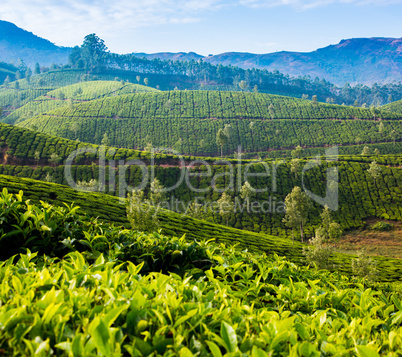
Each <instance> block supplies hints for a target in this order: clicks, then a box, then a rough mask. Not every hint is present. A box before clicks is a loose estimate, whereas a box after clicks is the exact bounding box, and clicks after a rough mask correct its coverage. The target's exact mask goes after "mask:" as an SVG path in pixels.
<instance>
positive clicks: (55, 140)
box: [0, 123, 177, 166]
mask: <svg viewBox="0 0 402 357" xmlns="http://www.w3.org/2000/svg"><path fill="white" fill-rule="evenodd" d="M85 148H87V149H92V151H93V153H91V152H89V151H88V152H87V153H83V154H80V155H78V156H77V157H76V158H75V161H74V163H75V164H79V163H88V162H89V163H92V162H94V163H96V162H98V160H99V155H100V150H101V149H100V147H99V146H98V145H93V144H88V143H82V142H79V141H76V140H68V139H64V138H60V137H57V136H53V135H48V134H42V133H39V132H36V131H33V130H29V129H24V128H20V127H18V126H14V125H9V124H2V123H0V149H1V151H0V163H1V164H10V165H17V166H18V165H21V164H25V165H52V166H55V165H59V164H60V163H63V162H65V161H66V159H67V158H68V156H69V155H70V154H71V153H73V152H74V151H75V150H79V149H81V150H84V149H85ZM52 155H53V156H52ZM52 157H53V160H52ZM154 158H155V163H156V164H174V163H176V161H177V157H175V156H173V155H167V154H163V153H155V154H154ZM106 159H107V160H116V161H118V160H127V161H129V160H134V159H141V160H144V161H145V162H147V163H149V160H150V159H151V154H150V153H149V152H145V151H138V150H131V149H121V148H120V149H118V148H108V150H107V153H106Z"/></svg>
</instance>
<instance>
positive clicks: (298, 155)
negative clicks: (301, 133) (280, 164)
mask: <svg viewBox="0 0 402 357" xmlns="http://www.w3.org/2000/svg"><path fill="white" fill-rule="evenodd" d="M302 152H303V148H302V147H301V146H300V145H297V146H296V148H295V149H294V150H292V151H291V153H290V154H291V155H292V158H293V159H300V158H301V156H302Z"/></svg>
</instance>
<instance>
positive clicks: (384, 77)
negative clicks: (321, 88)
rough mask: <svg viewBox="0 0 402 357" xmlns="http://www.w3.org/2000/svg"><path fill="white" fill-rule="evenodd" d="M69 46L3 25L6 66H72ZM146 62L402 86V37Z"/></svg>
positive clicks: (0, 40)
mask: <svg viewBox="0 0 402 357" xmlns="http://www.w3.org/2000/svg"><path fill="white" fill-rule="evenodd" d="M70 52H71V48H69V47H59V46H56V45H55V44H53V43H51V42H50V41H48V40H46V39H43V38H40V37H38V36H36V35H34V34H33V33H31V32H28V31H25V30H23V29H21V28H19V27H17V26H16V25H14V24H12V23H10V22H6V21H1V20H0V61H3V62H8V63H14V64H16V63H18V61H19V59H22V60H23V61H24V62H25V63H26V64H27V65H28V66H30V67H33V66H34V65H35V63H37V62H38V63H40V64H41V65H50V64H52V63H56V64H66V63H67V62H68V56H69V54H70ZM133 55H135V56H137V57H140V58H143V57H145V58H147V59H154V58H159V59H162V60H174V61H176V60H187V61H190V60H195V61H199V60H203V61H205V62H208V63H211V64H215V65H218V64H222V65H231V66H237V67H240V68H244V69H249V68H260V69H267V70H269V71H274V70H278V71H279V72H282V73H285V74H289V75H291V76H302V77H303V76H310V77H312V78H315V77H318V78H320V79H325V80H327V81H329V82H331V83H334V84H337V85H344V84H345V83H346V82H348V83H350V84H356V83H361V84H369V85H371V84H373V83H392V82H399V81H402V38H400V39H396V38H380V37H376V38H353V39H347V40H342V41H341V42H340V43H339V44H337V45H330V46H327V47H324V48H320V49H318V50H316V51H313V52H288V51H282V52H275V53H267V54H253V53H246V52H244V53H242V52H226V53H222V54H217V55H209V56H202V55H199V54H197V53H194V52H189V53H186V52H179V53H170V52H161V53H153V54H146V53H137V52H134V53H133Z"/></svg>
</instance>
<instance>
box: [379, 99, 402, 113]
mask: <svg viewBox="0 0 402 357" xmlns="http://www.w3.org/2000/svg"><path fill="white" fill-rule="evenodd" d="M381 109H382V110H389V111H390V112H392V113H397V114H401V113H402V100H398V101H396V102H392V103H389V104H387V105H383V106H382V107H381Z"/></svg>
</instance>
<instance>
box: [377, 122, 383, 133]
mask: <svg viewBox="0 0 402 357" xmlns="http://www.w3.org/2000/svg"><path fill="white" fill-rule="evenodd" d="M383 131H384V123H383V122H381V123H380V125H379V126H378V132H379V133H382V132H383Z"/></svg>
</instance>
